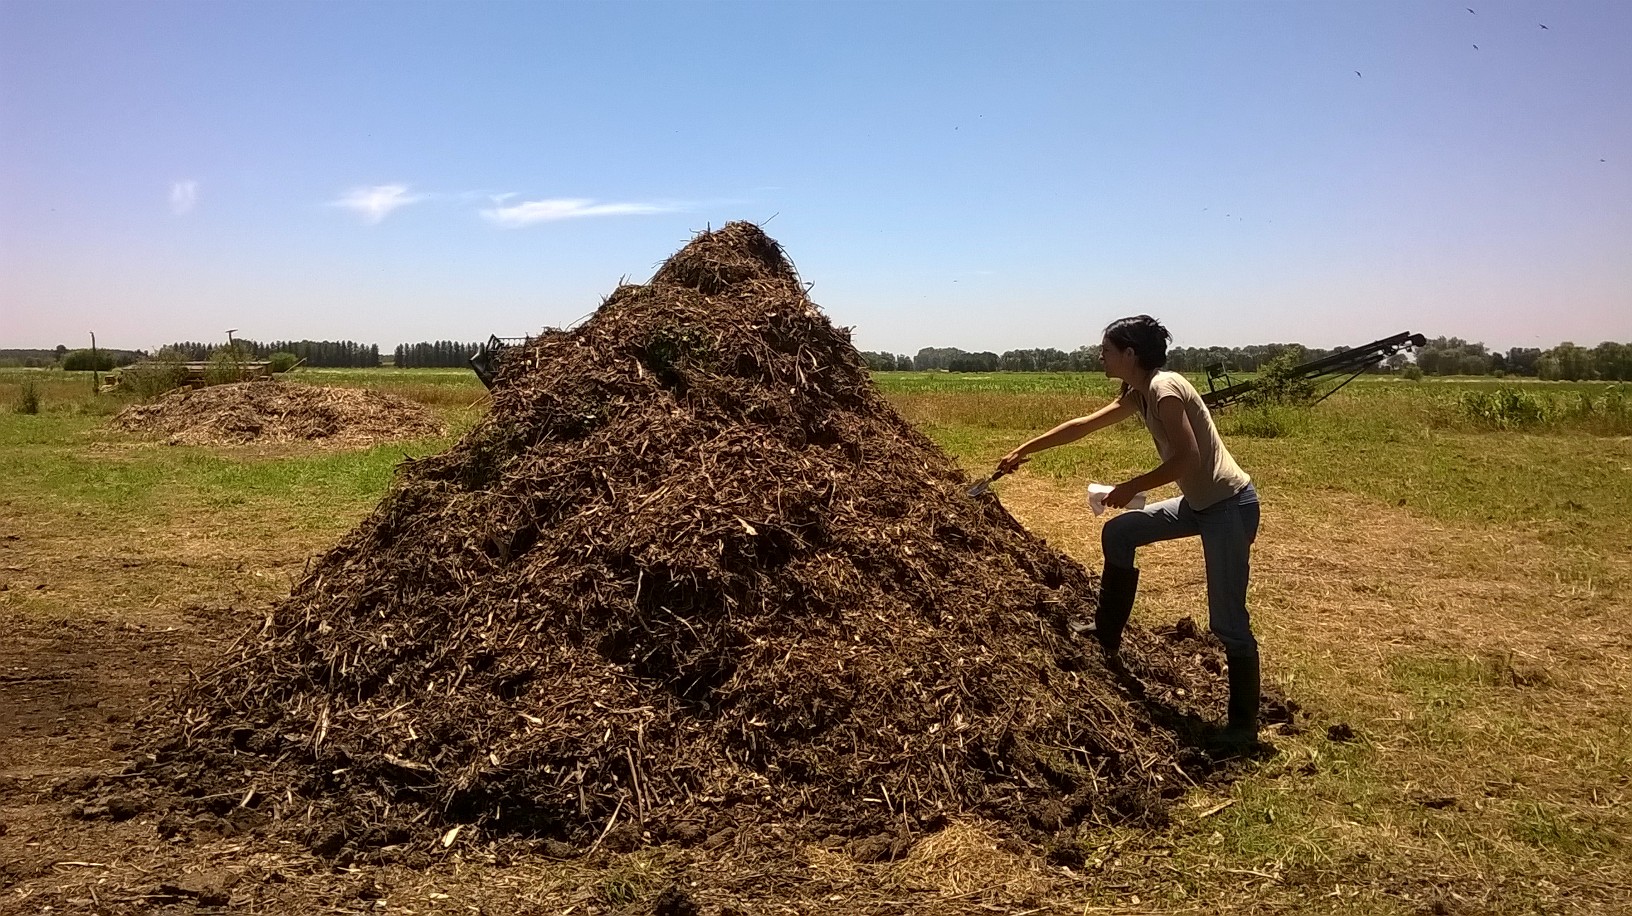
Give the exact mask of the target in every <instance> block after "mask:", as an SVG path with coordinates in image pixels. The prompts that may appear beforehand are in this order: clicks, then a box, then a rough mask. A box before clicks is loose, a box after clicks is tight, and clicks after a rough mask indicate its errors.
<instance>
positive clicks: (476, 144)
mask: <svg viewBox="0 0 1632 916" xmlns="http://www.w3.org/2000/svg"><path fill="white" fill-rule="evenodd" d="M1471 5H1472V6H1473V8H1474V12H1472V13H1470V12H1469V11H1468V9H1467V8H1466V6H1464V5H1463V3H1461V2H1451V3H1386V4H1382V3H1367V4H1347V3H1341V4H1340V3H1289V2H1288V3H1249V4H1243V3H1175V4H1166V3H1140V4H1132V3H1114V4H1113V3H1065V4H1056V3H928V2H913V3H889V4H886V3H859V2H844V3H839V2H832V3H793V2H784V3H769V2H767V3H707V4H684V3H673V4H656V3H601V4H566V3H519V2H518V3H459V4H438V3H402V2H390V3H383V2H382V3H366V4H365V3H317V4H302V3H293V2H277V3H272V2H264V3H208V4H198V3H186V2H166V3H143V2H120V3H112V4H108V3H90V2H74V3H46V2H33V0H30V2H18V0H0V347H8V346H10V347H21V346H52V345H55V344H57V343H67V344H69V345H70V346H80V345H83V343H84V342H86V341H87V340H88V337H87V332H89V331H95V332H96V333H97V337H98V341H99V342H100V343H102V344H103V345H111V346H122V347H151V346H156V345H159V344H162V343H165V342H168V341H171V340H176V339H215V338H217V337H221V336H222V332H223V331H224V329H226V328H229V327H231V328H237V329H239V335H240V336H248V337H254V338H257V339H274V338H283V337H311V338H347V339H354V340H361V341H364V342H372V343H379V344H380V345H381V346H382V347H383V348H386V349H389V348H390V347H392V346H394V345H395V344H397V343H400V342H411V341H417V340H423V339H438V338H454V339H466V340H471V339H478V338H485V337H486V336H487V335H488V334H490V333H498V334H500V335H503V336H511V335H519V334H523V333H527V332H530V331H535V330H537V329H539V328H541V327H544V326H551V325H561V324H566V323H569V322H571V321H573V320H575V319H577V318H579V317H581V316H583V315H585V314H586V313H588V312H590V311H592V310H593V309H594V308H595V306H596V305H597V304H598V303H599V301H600V299H601V298H602V297H603V296H605V295H606V294H607V293H609V292H610V291H611V290H612V289H613V288H614V287H615V286H616V284H617V283H618V282H619V281H620V280H623V279H627V280H630V281H634V282H640V281H644V280H645V279H646V278H647V277H648V276H650V274H651V272H652V270H653V269H654V268H655V267H656V265H657V264H658V263H659V262H661V261H662V259H663V258H665V257H667V256H668V255H669V254H671V253H672V252H673V251H675V250H676V249H677V248H678V247H680V245H682V244H683V243H684V242H685V241H686V239H687V238H689V236H690V234H691V233H692V232H693V231H694V230H698V229H702V228H704V227H705V226H709V225H713V226H718V225H720V224H721V223H723V222H725V221H727V220H730V219H748V220H752V221H755V222H761V223H764V225H765V227H766V230H767V231H768V232H769V233H770V234H771V235H772V236H774V237H776V238H777V239H778V240H780V241H781V242H782V243H783V245H784V246H785V247H786V249H787V250H788V252H789V254H790V256H791V257H792V258H793V260H794V262H795V264H796V265H797V266H798V267H799V269H800V272H801V273H802V275H803V276H804V278H805V279H806V280H807V281H809V282H811V283H812V284H814V286H813V288H812V292H811V295H812V298H813V299H815V300H816V301H817V302H818V303H819V304H821V305H822V306H823V308H824V309H825V310H826V311H827V313H828V314H829V315H830V316H831V317H832V318H833V320H834V321H835V322H837V323H839V324H844V325H849V326H853V327H854V328H855V339H856V342H857V344H858V345H859V346H861V347H862V348H864V349H888V350H893V351H905V352H913V351H916V350H917V349H918V348H919V347H923V346H957V347H963V348H964V349H995V350H999V351H1001V350H1004V349H1010V348H1014V347H1030V346H1059V347H1062V348H1067V349H1069V348H1071V347H1074V346H1078V345H1081V344H1085V343H1092V342H1096V341H1097V339H1098V333H1099V330H1100V329H1101V328H1103V326H1104V325H1105V324H1106V323H1107V322H1108V321H1110V320H1111V319H1114V318H1116V317H1119V316H1122V315H1125V314H1132V313H1138V312H1149V313H1151V314H1155V315H1157V316H1159V317H1161V318H1163V319H1164V320H1165V321H1166V322H1167V323H1168V324H1169V326H1170V327H1171V328H1172V329H1173V331H1174V333H1175V336H1176V343H1178V344H1180V345H1206V344H1226V345H1239V344H1247V343H1259V342H1268V341H1298V342H1302V343H1306V344H1310V345H1314V346H1333V345H1340V344H1355V343H1360V342H1363V341H1366V340H1370V339H1373V338H1376V337H1382V336H1385V335H1388V334H1392V333H1395V332H1397V331H1401V330H1408V329H1409V330H1415V331H1421V332H1424V333H1427V334H1429V335H1437V334H1451V335H1460V336H1464V337H1468V338H1471V339H1480V340H1483V341H1485V342H1486V343H1488V344H1490V345H1491V346H1494V347H1500V348H1506V347H1510V346H1546V345H1551V344H1554V343H1557V342H1559V341H1561V340H1567V339H1568V340H1574V341H1575V342H1577V343H1582V344H1586V345H1589V346H1590V345H1592V344H1595V343H1597V342H1598V341H1600V340H1605V339H1614V340H1632V54H1628V53H1627V47H1628V40H1629V37H1632V4H1628V3H1622V2H1571V3H1562V4H1561V3H1495V4H1493V3H1480V2H1477V0H1471ZM1542 25H1546V26H1547V28H1545V29H1543V28H1542V27H1541V26H1542ZM1475 45H1477V46H1478V47H1477V48H1475V47H1474V46H1475ZM1356 71H1358V73H1357V72H1356Z"/></svg>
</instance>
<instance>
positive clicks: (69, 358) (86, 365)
mask: <svg viewBox="0 0 1632 916" xmlns="http://www.w3.org/2000/svg"><path fill="white" fill-rule="evenodd" d="M62 368H64V369H66V370H68V371H69V372H91V371H96V372H111V371H112V370H113V354H112V353H110V352H108V351H107V350H97V351H96V352H95V353H92V352H91V351H90V350H70V351H68V352H67V353H66V354H65V355H64V356H63V357H62Z"/></svg>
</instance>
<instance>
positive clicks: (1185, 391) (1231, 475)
mask: <svg viewBox="0 0 1632 916" xmlns="http://www.w3.org/2000/svg"><path fill="white" fill-rule="evenodd" d="M1167 397H1175V398H1178V399H1179V400H1180V401H1181V402H1182V403H1183V404H1184V413H1185V416H1187V417H1189V418H1190V429H1191V430H1192V431H1193V432H1194V433H1195V434H1196V448H1197V449H1198V450H1199V451H1200V452H1201V461H1199V462H1197V463H1196V467H1195V469H1194V470H1192V471H1191V472H1190V473H1188V474H1185V475H1184V476H1183V477H1180V478H1179V480H1178V484H1179V492H1180V493H1183V494H1184V498H1185V499H1187V500H1189V501H1190V507H1191V508H1193V509H1205V508H1207V507H1208V506H1211V505H1212V504H1213V503H1216V502H1218V501H1219V500H1221V499H1224V498H1225V497H1229V496H1234V495H1235V494H1236V493H1237V492H1239V491H1240V489H1241V488H1242V487H1244V486H1246V485H1247V484H1249V483H1251V482H1252V478H1251V477H1248V476H1247V474H1246V472H1245V471H1243V470H1241V466H1240V465H1238V464H1236V463H1235V459H1234V458H1233V457H1231V456H1230V450H1229V449H1227V448H1225V447H1224V442H1223V440H1221V439H1219V438H1218V428H1217V427H1216V426H1214V425H1213V415H1212V413H1210V412H1209V411H1208V410H1207V405H1206V404H1203V403H1202V401H1201V395H1199V394H1197V393H1196V389H1195V386H1194V385H1191V384H1190V380H1189V379H1187V378H1185V377H1184V376H1182V375H1180V374H1178V373H1177V372H1168V371H1166V370H1162V371H1158V372H1157V373H1156V374H1155V375H1152V376H1151V377H1150V397H1149V399H1148V403H1147V399H1146V398H1145V396H1144V395H1142V394H1140V393H1139V390H1138V389H1136V388H1129V389H1128V390H1127V391H1125V392H1123V393H1122V397H1121V398H1119V399H1118V400H1119V401H1120V402H1121V403H1123V404H1126V405H1128V406H1130V407H1132V408H1133V409H1134V410H1136V411H1138V412H1139V417H1140V418H1141V419H1143V420H1144V421H1145V428H1146V429H1148V430H1150V436H1151V438H1152V439H1155V440H1156V451H1157V452H1158V453H1159V454H1160V455H1161V456H1162V460H1163V461H1166V460H1167V459H1168V458H1169V457H1171V456H1172V454H1173V447H1172V446H1171V445H1169V444H1168V442H1167V433H1166V431H1164V430H1163V429H1162V419H1161V417H1160V416H1159V415H1158V414H1157V412H1156V405H1157V404H1159V403H1161V401H1162V399H1163V398H1167Z"/></svg>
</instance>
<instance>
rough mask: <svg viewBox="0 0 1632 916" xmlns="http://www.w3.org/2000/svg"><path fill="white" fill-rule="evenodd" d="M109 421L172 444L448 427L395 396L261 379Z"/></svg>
mask: <svg viewBox="0 0 1632 916" xmlns="http://www.w3.org/2000/svg"><path fill="white" fill-rule="evenodd" d="M113 425H114V427H116V428H118V429H122V430H125V431H127V432H135V433H143V434H146V435H151V436H162V437H164V439H165V441H166V442H168V443H170V444H171V445H243V444H246V443H251V442H264V443H285V442H323V443H332V444H336V445H345V446H362V445H372V444H374V443H377V442H386V441H390V440H393V439H415V438H422V437H426V436H439V435H442V433H443V432H445V431H446V429H445V427H444V426H443V424H442V422H441V421H440V420H438V419H437V418H436V417H435V416H434V415H433V414H432V413H431V412H430V411H428V410H426V409H425V408H424V407H421V406H420V405H418V404H415V403H414V402H412V401H409V400H406V399H404V398H400V397H398V396H396V395H394V394H385V393H382V392H376V391H366V390H363V389H359V388H324V387H320V386H316V385H302V384H298V383H293V382H283V381H276V382H274V381H266V380H261V381H253V382H239V383H237V384H232V385H212V386H209V387H206V388H198V389H193V390H178V391H172V392H170V393H169V394H167V395H165V396H164V397H163V398H160V399H159V400H158V401H156V402H154V403H152V404H133V405H131V406H130V407H126V408H125V409H124V410H121V411H120V412H119V413H118V414H116V415H115V416H114V418H113Z"/></svg>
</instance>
